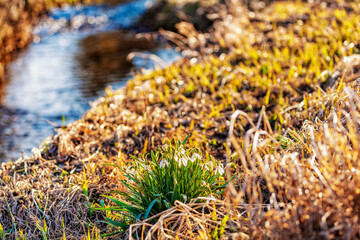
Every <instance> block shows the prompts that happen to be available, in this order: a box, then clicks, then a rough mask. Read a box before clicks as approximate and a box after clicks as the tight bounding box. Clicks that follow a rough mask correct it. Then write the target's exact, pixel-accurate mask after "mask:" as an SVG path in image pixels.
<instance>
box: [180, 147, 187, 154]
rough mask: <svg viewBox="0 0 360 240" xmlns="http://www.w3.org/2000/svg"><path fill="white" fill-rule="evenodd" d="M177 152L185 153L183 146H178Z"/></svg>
mask: <svg viewBox="0 0 360 240" xmlns="http://www.w3.org/2000/svg"><path fill="white" fill-rule="evenodd" d="M179 152H180V154H181V155H184V154H185V153H186V152H185V149H184V148H183V147H180V148H179Z"/></svg>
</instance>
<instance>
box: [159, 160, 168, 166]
mask: <svg viewBox="0 0 360 240" xmlns="http://www.w3.org/2000/svg"><path fill="white" fill-rule="evenodd" d="M165 166H166V167H169V163H168V161H166V159H165V158H163V159H162V160H161V161H160V167H161V168H163V167H165Z"/></svg>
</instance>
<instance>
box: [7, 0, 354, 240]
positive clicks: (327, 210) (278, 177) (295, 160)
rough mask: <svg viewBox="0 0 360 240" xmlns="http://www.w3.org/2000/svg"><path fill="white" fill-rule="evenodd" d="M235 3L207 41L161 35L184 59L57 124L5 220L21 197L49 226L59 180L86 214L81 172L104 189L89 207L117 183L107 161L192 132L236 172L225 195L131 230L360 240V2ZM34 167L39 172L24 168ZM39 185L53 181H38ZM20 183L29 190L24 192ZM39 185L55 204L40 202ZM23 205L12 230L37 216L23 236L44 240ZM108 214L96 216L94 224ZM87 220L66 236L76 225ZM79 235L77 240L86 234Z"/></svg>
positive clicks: (17, 177)
mask: <svg viewBox="0 0 360 240" xmlns="http://www.w3.org/2000/svg"><path fill="white" fill-rule="evenodd" d="M228 4H230V5H222V4H217V5H215V6H214V8H213V9H217V11H216V14H215V13H214V12H212V13H211V14H210V16H209V17H211V18H212V19H213V21H214V25H213V29H212V30H210V31H209V33H200V32H199V31H198V30H196V29H195V28H193V26H192V25H191V24H190V23H181V24H180V25H178V29H179V32H178V33H176V34H175V33H170V32H163V34H164V35H166V36H167V37H168V38H169V39H171V40H172V41H174V42H175V43H178V47H180V48H182V49H183V50H184V51H185V54H186V55H187V56H188V57H189V58H188V59H185V60H183V61H182V62H179V63H176V64H174V65H172V66H170V67H168V68H166V69H162V70H160V69H158V70H156V71H154V72H151V73H146V74H138V75H137V76H136V77H135V78H134V79H132V80H130V81H129V82H128V85H127V86H126V87H125V88H122V89H120V90H118V91H116V92H114V91H111V90H108V91H107V96H106V97H103V98H100V99H98V100H97V101H96V102H94V103H93V105H92V108H91V109H90V110H89V111H88V112H87V113H86V114H85V115H84V117H83V118H82V119H80V120H78V121H77V122H74V123H73V124H70V125H68V126H67V127H65V128H61V129H58V135H57V136H55V138H54V139H52V141H49V142H48V144H47V146H46V147H44V148H43V149H42V150H41V152H39V153H38V154H37V155H35V156H34V158H33V160H26V161H24V162H22V163H21V162H18V163H15V164H13V166H14V167H12V166H11V165H10V164H7V165H5V166H3V167H2V170H1V171H0V173H1V174H0V175H1V179H2V182H1V188H0V191H1V192H2V194H3V196H6V198H2V199H4V200H1V201H2V203H0V206H1V209H2V210H1V211H0V213H1V214H2V215H1V216H0V219H1V223H2V225H3V226H4V228H5V229H6V230H9V229H10V228H11V226H12V225H11V223H12V221H11V220H10V219H11V215H10V212H9V211H8V209H7V207H6V206H7V205H6V203H4V201H5V199H7V201H8V202H10V201H11V203H10V206H19V200H18V199H16V198H14V197H13V196H11V194H13V193H14V192H16V191H19V190H18V189H23V190H21V191H23V193H22V194H20V196H23V197H26V198H27V199H25V200H26V201H24V205H26V206H27V209H28V210H27V211H29V212H30V213H33V214H34V215H35V216H37V217H38V219H42V218H41V217H42V215H41V212H40V211H39V210H37V209H38V207H37V204H38V205H39V204H40V205H41V206H45V205H46V201H47V200H46V199H56V197H55V195H56V196H61V194H55V193H52V192H50V191H49V190H48V189H49V188H50V187H49V186H54V188H60V189H61V188H67V189H69V188H71V187H74V186H77V188H76V191H77V192H76V194H75V195H74V198H75V199H77V200H76V201H75V200H74V201H73V203H72V204H71V205H66V204H68V203H66V202H64V201H63V200H64V199H68V198H69V197H70V196H71V193H74V192H73V191H69V192H67V191H66V190H62V191H63V192H61V193H63V194H64V195H63V197H61V198H60V199H58V200H56V201H54V206H57V205H58V204H59V206H58V207H59V208H58V209H57V211H60V210H59V209H68V208H70V209H71V208H73V209H76V212H77V211H80V212H82V213H86V211H89V210H88V209H87V210H86V208H85V207H84V204H85V203H86V202H87V200H86V197H84V196H83V195H82V194H81V193H82V192H83V189H82V186H83V181H84V178H83V177H82V176H83V174H82V173H81V172H77V169H78V170H81V169H82V168H86V171H85V173H86V176H87V179H88V181H89V189H93V191H96V192H97V194H93V195H92V198H91V200H90V202H92V201H93V202H95V203H96V202H99V201H100V199H101V197H99V194H101V193H104V192H106V191H109V190H112V189H113V188H114V187H121V186H118V184H117V183H118V182H119V181H118V180H117V178H119V177H121V174H120V173H119V172H116V171H117V170H116V169H111V168H108V167H106V168H105V167H104V166H102V165H101V163H103V162H107V163H117V164H120V165H121V164H123V163H124V162H126V161H127V160H128V159H129V155H130V154H132V155H136V154H138V153H141V152H147V151H149V150H151V149H155V148H157V147H158V146H159V145H161V144H162V143H164V142H165V140H167V139H173V138H178V139H185V137H186V136H187V135H188V134H191V137H190V138H189V141H188V144H189V145H193V146H198V147H200V148H201V149H202V150H206V151H208V152H209V153H210V154H212V155H213V156H214V157H215V158H217V159H219V160H222V161H223V162H224V165H225V166H228V172H229V175H230V173H235V172H236V173H237V175H236V176H237V177H236V179H235V180H234V181H233V182H232V184H231V185H230V186H229V188H228V191H227V193H226V194H225V196H224V199H222V200H217V201H216V202H215V203H213V202H211V201H210V202H209V203H202V204H189V205H184V204H182V203H178V205H177V206H175V207H174V208H173V209H169V210H168V211H166V212H164V213H162V214H161V215H160V216H158V217H159V219H160V220H161V221H160V220H159V221H158V222H157V223H156V224H153V225H151V224H149V223H148V222H143V223H141V224H135V225H133V226H132V227H131V228H130V230H129V231H131V233H130V232H127V233H126V234H127V235H126V236H127V237H130V236H131V235H132V236H134V237H135V238H136V237H137V238H139V239H142V238H145V237H147V238H148V239H151V238H164V239H167V238H169V239H172V238H175V236H176V235H177V236H178V237H179V238H186V239H191V238H204V239H209V238H214V239H216V236H217V237H218V238H220V230H221V229H223V230H224V233H223V234H224V236H223V237H224V238H228V239H232V238H239V239H241V238H244V239H246V238H250V239H257V238H264V239H267V238H269V239H288V238H291V239H292V238H294V239H308V238H313V239H349V238H352V239H356V238H360V236H359V231H360V229H359V226H360V225H359V219H358V213H359V193H360V191H359V188H358V186H359V177H358V176H359V173H358V171H359V167H358V160H359V156H360V148H359V146H360V145H359V142H360V139H359V138H360V137H359V136H360V135H359V124H360V122H359V117H360V116H359V113H360V99H359V89H360V87H359V80H358V78H359V74H360V72H359V69H360V67H359V66H360V61H359V59H360V58H359V56H358V55H356V54H357V53H359V43H360V26H359V22H360V21H359V20H360V19H359V16H360V9H359V7H358V6H359V5H358V2H343V1H334V2H329V3H328V4H326V5H325V4H324V3H319V2H316V1H315V2H314V3H312V4H310V3H300V2H296V3H287V4H285V5H280V3H277V2H275V3H273V4H272V5H270V6H269V7H267V8H265V9H260V10H258V11H256V12H251V11H250V10H248V9H247V8H246V7H244V6H243V5H241V4H239V3H237V2H236V1H232V2H231V1H229V3H228ZM280 6H281V7H280ZM294 9H296V11H294ZM354 54H355V55H354ZM83 162H86V163H87V164H83ZM24 164H29V165H28V167H27V168H29V169H30V167H32V168H33V169H34V170H23V169H24V168H25V166H24ZM55 165H57V166H59V167H60V168H61V169H63V170H64V171H65V172H67V174H68V175H66V177H67V179H69V178H70V177H72V179H73V180H71V181H70V182H69V181H65V180H64V179H62V178H60V177H55V176H56V174H55V173H56V172H60V174H61V173H62V170H56V169H57V168H56V167H55ZM19 169H21V170H20V172H21V171H23V172H22V174H18V172H19ZM73 169H75V170H74V172H72V170H73ZM30 172H32V176H31V175H30ZM47 176H49V177H50V178H51V179H52V181H50V180H46V178H47ZM39 178H43V179H44V180H43V181H44V182H45V181H47V182H46V184H42V185H40V186H39V185H36V184H35V185H34V183H32V181H36V180H34V179H39ZM21 179H24V180H23V181H24V184H22V185H21V187H23V188H19V187H18V186H17V185H16V182H17V181H21ZM56 179H59V180H58V183H59V185H56V186H55V185H54V184H55V183H56V182H55V183H54V181H56ZM81 179H82V180H81ZM6 181H10V182H13V183H12V184H10V182H9V183H7V182H6ZM90 183H91V184H90ZM26 184H31V185H29V186H30V187H27V185H26ZM51 184H53V185H51ZM90 186H91V187H90ZM30 189H36V190H38V191H39V192H41V195H42V196H48V197H43V198H42V199H41V198H38V202H36V201H34V200H33V199H32V198H31V196H30V195H29V194H28V192H29V191H31V190H30ZM26 191H27V192H26ZM74 191H75V190H74ZM25 193H26V194H25ZM81 196H83V197H81ZM35 203H36V204H35ZM16 204H17V205H16ZM82 204H83V205H82ZM14 208H15V209H14V210H13V212H14V213H16V214H14V217H15V218H16V217H17V216H19V217H18V218H17V219H16V221H15V222H20V223H21V222H27V224H28V227H27V228H26V229H27V230H26V232H27V234H34V235H29V236H39V235H40V234H41V233H40V231H38V230H36V232H34V233H32V232H30V230H34V229H36V227H34V226H35V222H36V221H31V220H30V218H26V217H24V215H21V213H19V214H18V212H17V211H19V210H17V209H16V207H14ZM53 210H54V207H53V208H51V209H50V212H51V211H53ZM65 212H66V211H65ZM35 213H37V214H38V215H36V214H35ZM46 214H48V215H49V216H50V217H49V223H51V224H52V226H57V227H56V228H54V230H53V231H52V234H54V235H51V236H52V238H57V237H59V236H61V233H62V231H61V230H59V226H61V222H59V221H60V219H58V218H57V219H55V218H54V217H51V215H50V214H49V213H46ZM85 215H86V214H85ZM26 216H28V215H26ZM71 216H73V217H74V215H71ZM225 216H228V219H227V220H223V219H224V218H225ZM83 217H84V215H81V214H80V215H79V216H76V217H74V218H71V221H73V223H76V222H80V221H82V220H83ZM101 217H102V216H101V213H99V212H96V213H95V215H93V218H90V219H87V221H88V222H92V223H95V220H96V219H101ZM2 219H7V220H6V223H5V222H3V220H2ZM24 219H26V220H24ZM222 220H223V221H222ZM95 224H98V223H95ZM48 225H49V224H48ZM77 225H78V224H74V225H69V226H67V228H66V231H70V232H71V229H73V228H74V229H76V230H77V231H78V230H79V229H81V227H80V225H78V226H77ZM98 227H100V228H101V229H104V228H103V226H101V225H98ZM23 228H25V227H24V226H23ZM60 229H61V228H60ZM215 233H216V234H215ZM36 234H37V235H36ZM77 234H78V235H75V231H74V238H79V237H80V235H81V234H84V231H82V232H77ZM215 235H216V236H215ZM12 236H13V235H12Z"/></svg>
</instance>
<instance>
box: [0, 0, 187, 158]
mask: <svg viewBox="0 0 360 240" xmlns="http://www.w3.org/2000/svg"><path fill="white" fill-rule="evenodd" d="M21 2H23V3H24V4H30V3H31V1H30V3H29V1H21ZM6 4H8V3H6V2H1V1H0V22H1V23H2V26H3V27H4V28H5V29H8V30H9V31H12V32H10V33H12V34H17V33H16V32H19V33H20V32H21V33H22V35H21V36H16V37H17V38H16V39H17V41H16V42H10V39H6V36H5V37H2V36H0V39H2V40H3V41H2V48H1V49H2V50H1V51H3V52H0V56H1V57H2V59H1V60H2V61H0V70H1V71H2V72H0V162H4V161H9V160H16V159H17V158H19V157H21V155H22V154H25V155H26V154H30V153H31V149H32V147H34V146H39V144H42V143H43V142H44V139H45V138H46V137H48V136H51V135H52V134H54V133H55V132H54V127H61V126H62V125H63V124H68V123H70V122H73V121H75V120H76V119H78V118H80V117H81V116H82V115H83V114H84V113H85V112H86V110H87V109H89V107H90V105H89V102H91V101H92V100H94V99H96V98H97V97H99V96H101V95H103V94H104V90H105V88H106V87H107V86H112V87H113V88H119V87H121V86H123V85H124V84H125V83H126V80H128V79H129V78H131V76H132V75H133V74H134V73H135V72H136V71H138V70H139V69H151V68H154V67H155V65H156V64H159V63H156V62H154V61H153V60H151V59H154V57H150V58H146V57H145V58H143V56H144V55H145V56H152V55H156V56H158V57H159V58H160V59H162V60H161V62H162V64H164V63H166V64H169V63H171V62H173V61H175V60H177V59H179V58H180V57H181V54H180V53H178V52H176V51H175V50H174V49H172V48H171V47H169V46H166V44H165V43H164V42H163V41H161V40H160V39H158V41H155V40H154V37H150V35H151V33H148V34H144V33H143V34H137V33H139V32H146V31H148V29H144V28H143V29H139V27H134V25H133V24H134V23H135V22H136V21H137V20H138V19H139V18H140V17H141V16H142V15H143V14H144V12H145V11H146V10H147V9H148V8H150V7H151V6H152V5H153V4H154V1H152V0H134V1H114V0H112V1H106V3H104V2H103V1H97V3H96V4H91V5H89V4H86V5H84V4H71V5H67V4H65V5H62V6H61V7H55V8H51V10H50V12H49V13H48V14H47V15H46V17H43V18H41V19H42V20H41V21H39V22H37V23H36V25H35V27H34V28H30V27H29V26H28V25H29V24H19V25H14V23H12V22H11V21H12V20H14V21H15V20H17V23H18V22H19V21H18V19H19V18H21V21H23V22H26V21H31V20H29V19H31V16H28V15H29V14H30V13H26V14H28V15H26V14H23V15H19V13H17V12H16V10H17V8H20V7H21V6H20V5H16V4H17V3H16V1H14V3H13V5H12V6H10V7H9V6H5V5H6ZM31 6H32V7H33V8H35V7H38V10H36V14H38V15H40V14H42V12H45V10H46V8H45V7H43V6H37V5H36V4H34V3H32V5H31ZM23 7H26V6H23ZM6 8H7V10H6V11H4V9H6ZM33 12H34V11H33ZM5 18H6V19H7V22H6V21H5V20H4V19H5ZM8 19H10V20H8ZM4 21H5V23H4ZM21 21H20V22H21ZM23 25H24V26H23ZM6 27H8V28H6ZM24 28H26V31H24ZM4 32H6V31H5V30H4V29H3V30H2V31H1V33H0V34H2V33H4ZM8 34H9V33H8ZM30 38H31V39H30ZM29 39H30V40H31V43H30V44H29V45H28V46H27V47H25V48H23V49H22V50H21V51H16V53H15V54H14V53H13V52H14V51H13V50H14V49H15V50H16V48H22V47H23V46H21V44H23V45H26V41H30V40H29ZM22 42H23V43H22ZM19 44H20V45H19ZM4 51H8V52H5V53H4ZM9 52H10V53H11V54H8V53H9ZM131 52H141V53H142V54H141V55H142V57H137V56H138V55H135V57H134V58H132V59H131V60H130V59H128V58H127V56H128V54H129V53H131ZM9 55H10V56H9ZM6 62H7V64H6V67H4V65H5V64H4V63H6ZM2 74H3V76H2V77H1V75H2Z"/></svg>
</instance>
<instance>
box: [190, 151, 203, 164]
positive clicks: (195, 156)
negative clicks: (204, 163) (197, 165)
mask: <svg viewBox="0 0 360 240" xmlns="http://www.w3.org/2000/svg"><path fill="white" fill-rule="evenodd" d="M198 159H201V156H200V155H199V154H197V153H194V154H193V155H192V156H191V158H190V161H191V162H195V161H196V160H198Z"/></svg>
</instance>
